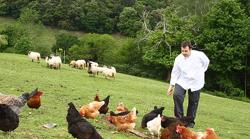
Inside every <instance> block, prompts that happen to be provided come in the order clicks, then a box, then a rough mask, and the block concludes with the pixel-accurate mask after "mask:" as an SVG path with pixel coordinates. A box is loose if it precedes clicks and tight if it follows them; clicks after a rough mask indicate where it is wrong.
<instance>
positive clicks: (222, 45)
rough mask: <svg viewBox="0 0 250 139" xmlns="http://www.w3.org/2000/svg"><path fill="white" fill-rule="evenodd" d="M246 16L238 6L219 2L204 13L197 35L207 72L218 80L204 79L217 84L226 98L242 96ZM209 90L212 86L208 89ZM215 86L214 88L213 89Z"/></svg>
mask: <svg viewBox="0 0 250 139" xmlns="http://www.w3.org/2000/svg"><path fill="white" fill-rule="evenodd" d="M245 22H246V16H245V14H244V12H243V10H242V9H241V8H240V4H239V3H237V2H236V1H234V0H222V1H220V2H219V3H217V4H216V5H215V6H214V7H213V8H212V9H211V11H210V12H209V13H208V16H207V19H206V24H205V27H204V30H203V33H202V35H201V40H202V41H201V43H202V44H204V46H205V50H206V53H207V55H208V57H209V58H210V60H211V64H210V69H211V72H214V74H215V75H216V76H218V77H214V76H210V77H209V76H207V78H211V79H209V80H210V81H211V82H208V84H217V87H218V88H216V89H220V90H223V91H225V92H227V93H228V94H229V95H234V96H235V95H239V96H242V94H243V93H242V91H240V90H239V88H240V89H241V90H243V88H244V72H243V71H244V69H245V68H246V67H245V61H244V59H245V57H246V50H247V29H246V27H245ZM211 86H213V85H211ZM214 86H216V85H214Z"/></svg>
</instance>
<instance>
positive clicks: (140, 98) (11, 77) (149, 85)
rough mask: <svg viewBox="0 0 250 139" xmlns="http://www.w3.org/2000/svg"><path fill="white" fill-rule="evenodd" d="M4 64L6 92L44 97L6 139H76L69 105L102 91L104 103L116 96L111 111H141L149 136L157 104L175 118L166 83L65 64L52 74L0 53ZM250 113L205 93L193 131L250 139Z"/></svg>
mask: <svg viewBox="0 0 250 139" xmlns="http://www.w3.org/2000/svg"><path fill="white" fill-rule="evenodd" d="M0 65H1V66H0V92H2V93H5V94H14V95H20V94H21V92H24V91H31V90H33V89H35V88H36V87H38V88H39V90H42V91H43V92H44V96H43V97H42V106H41V107H40V109H38V110H31V109H29V108H28V107H27V106H24V107H23V109H22V113H21V115H20V124H19V127H18V128H17V129H16V130H15V131H14V132H12V133H9V134H5V133H3V132H1V131H0V139H6V138H10V139H12V138H13V139H27V138H29V139H35V138H39V139H41V138H46V139H47V138H51V139H52V138H53V139H54V138H58V139H59V138H64V139H69V138H72V137H71V135H69V134H68V132H67V122H66V119H65V117H66V113H67V109H68V105H67V103H68V102H73V103H75V105H76V106H77V107H78V108H79V107H80V106H81V105H83V104H86V103H88V102H90V101H92V100H93V98H94V96H95V93H96V90H97V89H98V90H100V96H101V98H103V97H105V96H107V95H111V100H110V109H111V110H115V107H116V105H117V103H118V102H120V101H122V102H124V104H125V105H126V106H127V107H128V108H130V109H132V107H134V106H135V107H136V108H137V109H138V111H139V114H138V119H137V125H136V129H137V130H140V131H143V132H146V130H142V129H141V128H140V122H141V119H142V117H143V115H144V114H145V113H147V112H149V111H150V110H151V109H152V108H153V106H154V105H157V106H164V107H165V110H164V114H165V115H167V116H171V115H173V101H172V97H169V96H167V95H166V89H167V86H168V84H167V83H165V82H159V81H155V80H150V79H144V78H138V77H134V76H129V75H124V74H117V78H116V79H115V80H112V79H111V80H107V79H105V78H104V77H103V76H101V75H99V76H97V77H89V76H88V74H87V72H86V70H78V69H73V68H70V67H68V65H63V66H62V68H61V69H60V70H53V69H48V68H47V67H46V64H45V62H44V61H42V62H41V63H35V62H33V63H32V62H31V60H29V59H28V58H27V56H25V55H16V54H6V53H0ZM185 102H187V101H185ZM185 105H186V103H185ZM249 108H250V104H249V103H245V102H240V101H235V100H230V99H224V98H219V97H215V96H211V95H208V94H204V93H202V94H201V100H200V105H199V110H198V113H197V120H196V127H195V128H194V129H193V130H195V131H203V130H204V129H205V128H206V127H213V128H214V129H215V130H216V132H217V134H218V136H219V139H229V138H232V139H249V138H250V133H249V130H248V129H249V128H250V118H249V115H250V109H249ZM29 112H31V114H29ZM99 119H100V118H99ZM89 121H90V122H91V123H93V124H94V125H95V126H96V127H97V130H98V132H99V133H100V134H101V135H102V136H103V137H104V138H105V139H124V138H126V139H136V138H137V137H136V136H134V135H132V134H129V133H124V132H120V133H119V132H114V131H115V129H114V128H112V127H109V126H107V125H106V124H103V123H102V122H101V120H99V121H97V122H95V123H94V121H93V120H89ZM52 122H53V123H56V124H57V125H58V126H57V127H56V128H53V129H45V128H43V127H42V125H43V124H45V123H52Z"/></svg>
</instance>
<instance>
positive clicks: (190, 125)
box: [187, 123, 195, 128]
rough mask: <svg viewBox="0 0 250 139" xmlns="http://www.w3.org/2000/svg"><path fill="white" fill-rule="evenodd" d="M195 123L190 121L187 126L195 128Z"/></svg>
mask: <svg viewBox="0 0 250 139" xmlns="http://www.w3.org/2000/svg"><path fill="white" fill-rule="evenodd" d="M194 125H195V124H194V123H189V124H188V125H187V127H188V128H194Z"/></svg>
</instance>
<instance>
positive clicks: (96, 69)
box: [88, 63, 107, 76]
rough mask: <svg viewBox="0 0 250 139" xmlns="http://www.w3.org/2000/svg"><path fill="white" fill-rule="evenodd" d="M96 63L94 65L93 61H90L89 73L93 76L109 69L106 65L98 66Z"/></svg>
mask: <svg viewBox="0 0 250 139" xmlns="http://www.w3.org/2000/svg"><path fill="white" fill-rule="evenodd" d="M95 65H96V64H94V66H93V63H89V67H88V73H89V75H90V74H92V75H93V76H95V75H98V73H102V72H103V71H104V70H106V69H107V67H106V66H103V67H98V66H95Z"/></svg>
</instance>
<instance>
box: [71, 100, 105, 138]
mask: <svg viewBox="0 0 250 139" xmlns="http://www.w3.org/2000/svg"><path fill="white" fill-rule="evenodd" d="M68 105H69V108H68V114H67V116H66V120H67V122H68V132H69V133H70V134H71V135H72V136H73V137H74V138H77V139H102V137H101V136H100V134H98V133H97V131H96V129H95V128H94V126H92V125H91V124H90V123H89V122H88V121H87V120H86V119H84V118H83V117H82V116H81V115H80V114H79V112H78V111H77V110H76V108H75V106H74V104H73V103H72V102H70V103H69V104H68Z"/></svg>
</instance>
